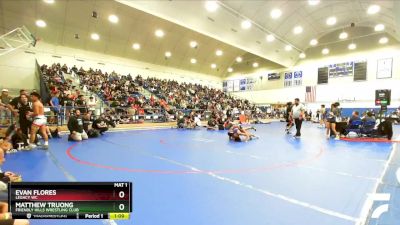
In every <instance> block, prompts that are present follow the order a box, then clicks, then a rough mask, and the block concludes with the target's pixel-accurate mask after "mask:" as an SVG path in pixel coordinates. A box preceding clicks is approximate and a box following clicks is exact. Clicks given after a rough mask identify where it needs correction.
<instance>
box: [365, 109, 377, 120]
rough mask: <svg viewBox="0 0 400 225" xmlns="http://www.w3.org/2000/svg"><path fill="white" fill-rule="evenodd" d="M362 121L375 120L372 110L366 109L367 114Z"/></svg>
mask: <svg viewBox="0 0 400 225" xmlns="http://www.w3.org/2000/svg"><path fill="white" fill-rule="evenodd" d="M362 121H363V122H375V121H376V119H375V117H374V115H373V112H372V111H368V112H367V115H366V116H365V117H364V118H363V119H362Z"/></svg>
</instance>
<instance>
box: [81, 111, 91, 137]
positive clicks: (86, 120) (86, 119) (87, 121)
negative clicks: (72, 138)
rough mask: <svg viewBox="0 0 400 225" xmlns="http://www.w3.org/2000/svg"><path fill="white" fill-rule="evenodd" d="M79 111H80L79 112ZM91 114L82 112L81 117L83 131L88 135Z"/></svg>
mask: <svg viewBox="0 0 400 225" xmlns="http://www.w3.org/2000/svg"><path fill="white" fill-rule="evenodd" d="M79 111H80V110H79ZM90 117H91V113H88V112H84V113H83V117H82V122H83V130H84V131H85V132H86V133H87V134H88V132H89V130H90V128H89V126H90V125H92V121H91V120H90Z"/></svg>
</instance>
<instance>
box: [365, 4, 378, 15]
mask: <svg viewBox="0 0 400 225" xmlns="http://www.w3.org/2000/svg"><path fill="white" fill-rule="evenodd" d="M380 10H381V7H380V6H379V5H370V6H369V7H368V10H367V13H368V14H370V15H373V14H376V13H378V12H379V11H380Z"/></svg>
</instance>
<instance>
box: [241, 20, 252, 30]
mask: <svg viewBox="0 0 400 225" xmlns="http://www.w3.org/2000/svg"><path fill="white" fill-rule="evenodd" d="M250 27H251V22H250V20H243V21H242V28H243V29H245V30H247V29H249V28H250Z"/></svg>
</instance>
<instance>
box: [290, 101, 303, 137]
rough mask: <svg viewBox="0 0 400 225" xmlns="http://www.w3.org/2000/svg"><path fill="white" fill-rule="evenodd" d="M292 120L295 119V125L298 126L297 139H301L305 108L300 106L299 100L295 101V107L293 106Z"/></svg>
mask: <svg viewBox="0 0 400 225" xmlns="http://www.w3.org/2000/svg"><path fill="white" fill-rule="evenodd" d="M292 118H293V119H294V123H295V124H296V135H294V137H295V138H300V137H301V132H300V130H301V124H302V123H303V119H304V106H303V104H300V100H299V98H295V99H294V105H293V106H292Z"/></svg>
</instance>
